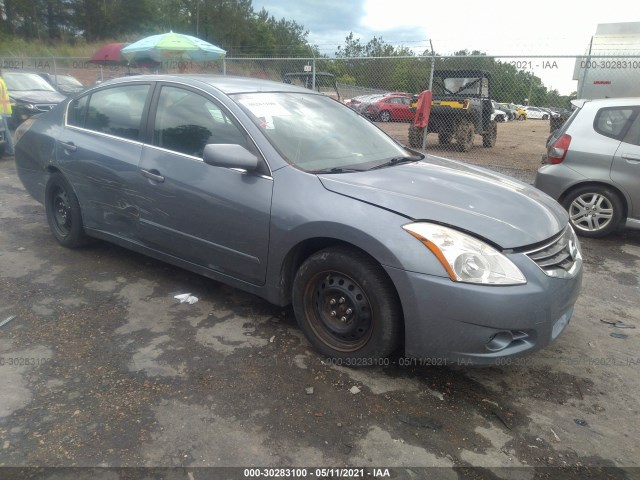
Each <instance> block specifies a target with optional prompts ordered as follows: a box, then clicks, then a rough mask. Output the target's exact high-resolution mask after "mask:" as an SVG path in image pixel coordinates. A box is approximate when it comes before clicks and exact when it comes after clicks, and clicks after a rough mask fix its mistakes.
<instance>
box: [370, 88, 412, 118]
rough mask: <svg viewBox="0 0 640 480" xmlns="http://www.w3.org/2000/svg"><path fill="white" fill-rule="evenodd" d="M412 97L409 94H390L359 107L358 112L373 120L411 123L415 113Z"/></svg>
mask: <svg viewBox="0 0 640 480" xmlns="http://www.w3.org/2000/svg"><path fill="white" fill-rule="evenodd" d="M410 107H411V95H410V94H408V93H390V94H388V95H384V96H382V97H377V98H372V99H370V101H369V102H363V103H362V104H360V105H359V106H358V111H359V112H360V113H361V114H363V115H365V116H367V117H369V118H370V119H371V120H380V121H382V122H392V121H402V120H404V121H411V120H413V117H414V116H415V112H413V111H411V108H410Z"/></svg>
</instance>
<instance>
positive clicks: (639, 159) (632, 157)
mask: <svg viewBox="0 0 640 480" xmlns="http://www.w3.org/2000/svg"><path fill="white" fill-rule="evenodd" d="M620 156H621V157H622V158H624V159H625V160H626V161H627V163H631V164H633V165H635V164H637V163H640V155H636V154H634V153H623V154H622V155H620Z"/></svg>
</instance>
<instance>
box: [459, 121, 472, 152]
mask: <svg viewBox="0 0 640 480" xmlns="http://www.w3.org/2000/svg"><path fill="white" fill-rule="evenodd" d="M474 134H475V132H474V129H473V125H472V124H471V122H470V121H469V120H461V121H460V122H459V123H458V125H457V127H456V131H455V137H456V143H457V144H458V148H459V149H460V151H462V152H468V151H470V150H471V148H472V147H473V136H474Z"/></svg>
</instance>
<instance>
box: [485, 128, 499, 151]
mask: <svg viewBox="0 0 640 480" xmlns="http://www.w3.org/2000/svg"><path fill="white" fill-rule="evenodd" d="M497 138H498V124H497V123H496V122H490V123H489V128H488V129H487V133H485V134H484V135H482V146H483V147H485V148H492V147H494V146H495V144H496V140H497Z"/></svg>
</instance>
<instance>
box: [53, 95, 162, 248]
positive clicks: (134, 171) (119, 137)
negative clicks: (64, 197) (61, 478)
mask: <svg viewBox="0 0 640 480" xmlns="http://www.w3.org/2000/svg"><path fill="white" fill-rule="evenodd" d="M150 91H151V83H131V84H126V85H117V86H113V87H109V88H103V89H100V90H96V91H93V92H92V93H90V94H87V95H84V96H81V97H79V98H77V99H75V100H73V101H72V102H71V103H70V104H69V107H68V110H67V118H66V123H65V127H64V129H63V131H62V132H61V134H60V135H59V136H58V140H57V142H56V159H57V163H58V166H59V167H60V169H61V170H62V171H63V173H64V174H65V176H66V177H67V179H68V180H69V181H70V182H71V185H72V186H73V189H74V191H75V193H76V195H77V197H78V201H79V202H80V206H81V209H82V217H83V223H84V226H85V227H87V228H93V229H97V230H100V231H104V232H108V233H111V234H115V235H118V236H121V237H125V238H129V239H132V238H134V237H135V229H136V222H137V207H136V205H137V199H136V195H135V192H134V191H133V190H132V185H133V183H134V182H135V180H136V179H137V175H138V162H139V161H140V155H141V154H142V143H141V141H140V134H141V123H142V118H143V117H144V116H145V114H144V112H145V109H147V108H148V103H149V99H150V95H149V93H150Z"/></svg>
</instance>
